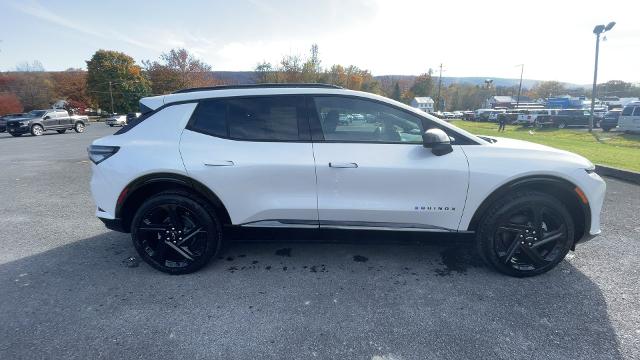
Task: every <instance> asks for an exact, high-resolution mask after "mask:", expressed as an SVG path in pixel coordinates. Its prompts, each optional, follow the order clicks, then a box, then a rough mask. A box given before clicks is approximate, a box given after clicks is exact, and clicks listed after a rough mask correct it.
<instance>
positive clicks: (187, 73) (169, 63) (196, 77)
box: [142, 49, 217, 94]
mask: <svg viewBox="0 0 640 360" xmlns="http://www.w3.org/2000/svg"><path fill="white" fill-rule="evenodd" d="M142 64H143V65H144V68H145V74H146V76H147V78H148V79H149V81H151V89H152V91H153V93H154V94H167V93H171V92H173V91H176V90H180V89H185V88H196V87H203V86H212V85H215V84H216V83H217V82H216V81H215V79H214V78H213V76H212V74H211V65H209V64H207V63H205V62H203V61H201V60H198V59H197V58H195V57H194V56H193V55H192V54H190V53H189V52H188V51H187V50H186V49H172V50H170V51H169V52H167V53H163V54H162V55H160V61H153V62H152V61H149V60H146V61H143V62H142Z"/></svg>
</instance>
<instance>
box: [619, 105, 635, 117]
mask: <svg viewBox="0 0 640 360" xmlns="http://www.w3.org/2000/svg"><path fill="white" fill-rule="evenodd" d="M632 113H633V106H625V107H624V109H622V114H621V115H622V116H631V114H632Z"/></svg>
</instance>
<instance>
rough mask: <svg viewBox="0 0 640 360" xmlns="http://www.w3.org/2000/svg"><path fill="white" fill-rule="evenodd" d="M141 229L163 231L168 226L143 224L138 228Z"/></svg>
mask: <svg viewBox="0 0 640 360" xmlns="http://www.w3.org/2000/svg"><path fill="white" fill-rule="evenodd" d="M138 230H139V231H150V232H151V231H157V232H161V231H166V230H167V228H166V227H164V226H160V225H148V226H142V227H139V228H138Z"/></svg>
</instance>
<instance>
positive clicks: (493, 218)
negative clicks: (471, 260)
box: [476, 192, 575, 277]
mask: <svg viewBox="0 0 640 360" xmlns="http://www.w3.org/2000/svg"><path fill="white" fill-rule="evenodd" d="M532 203H533V204H540V205H544V206H546V207H549V208H552V209H553V210H554V211H557V212H558V213H559V214H560V215H561V217H562V218H563V219H562V220H563V221H564V222H565V224H566V226H567V235H568V238H569V239H573V238H574V234H575V228H574V223H573V218H572V217H571V214H570V213H569V211H568V210H567V209H566V207H565V206H564V205H563V204H562V203H561V202H559V201H558V200H556V199H555V198H553V197H551V196H549V195H547V194H543V193H539V192H518V193H515V194H513V195H512V196H507V197H506V198H505V199H503V200H501V201H499V202H497V203H496V204H494V205H493V206H491V207H490V209H489V211H488V212H487V215H486V216H485V217H484V219H483V221H482V223H481V224H480V227H479V230H478V232H477V234H476V242H477V247H478V252H479V253H480V255H481V257H482V258H483V260H485V261H486V262H487V263H488V264H489V265H491V266H492V267H493V268H494V269H496V270H498V271H499V272H501V273H503V274H506V275H510V276H515V277H528V276H535V275H540V274H542V273H545V272H547V271H549V270H551V269H553V268H554V267H556V265H558V264H559V263H560V262H561V261H562V260H563V259H564V257H565V256H566V254H567V253H568V252H569V250H570V249H571V246H572V241H571V240H570V241H567V242H566V243H565V244H564V247H563V248H562V249H561V251H560V253H559V254H558V256H557V257H556V259H554V260H553V261H551V262H550V263H549V264H547V265H546V266H544V267H542V268H539V269H535V270H530V271H523V270H517V269H514V268H512V267H511V266H509V265H507V264H504V263H502V261H500V260H499V258H498V256H497V254H496V253H495V251H494V248H495V239H494V236H493V235H494V234H495V231H496V228H497V226H498V223H497V222H498V221H499V219H500V218H501V216H502V215H503V214H505V213H506V212H509V211H511V210H513V209H515V208H517V207H520V206H524V205H532Z"/></svg>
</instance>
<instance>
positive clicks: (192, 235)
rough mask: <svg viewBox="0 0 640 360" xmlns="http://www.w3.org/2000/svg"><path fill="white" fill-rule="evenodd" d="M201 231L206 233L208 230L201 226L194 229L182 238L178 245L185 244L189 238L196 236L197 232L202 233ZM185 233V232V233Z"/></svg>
mask: <svg viewBox="0 0 640 360" xmlns="http://www.w3.org/2000/svg"><path fill="white" fill-rule="evenodd" d="M200 233H206V231H202V228H201V227H199V228H197V229H195V230H193V231H191V232H190V233H189V235H187V236H185V237H183V238H182V240H180V241H179V242H178V243H177V244H176V245H178V246H180V245H182V244H184V243H185V242H187V241H188V240H189V239H191V238H192V237H194V236H195V235H196V234H200ZM183 235H184V234H183Z"/></svg>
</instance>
